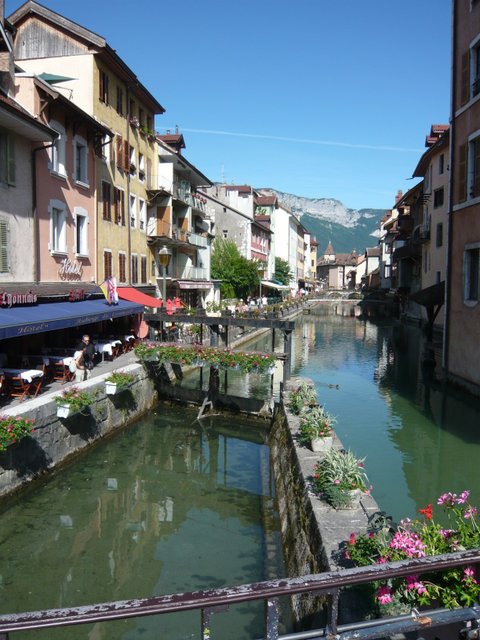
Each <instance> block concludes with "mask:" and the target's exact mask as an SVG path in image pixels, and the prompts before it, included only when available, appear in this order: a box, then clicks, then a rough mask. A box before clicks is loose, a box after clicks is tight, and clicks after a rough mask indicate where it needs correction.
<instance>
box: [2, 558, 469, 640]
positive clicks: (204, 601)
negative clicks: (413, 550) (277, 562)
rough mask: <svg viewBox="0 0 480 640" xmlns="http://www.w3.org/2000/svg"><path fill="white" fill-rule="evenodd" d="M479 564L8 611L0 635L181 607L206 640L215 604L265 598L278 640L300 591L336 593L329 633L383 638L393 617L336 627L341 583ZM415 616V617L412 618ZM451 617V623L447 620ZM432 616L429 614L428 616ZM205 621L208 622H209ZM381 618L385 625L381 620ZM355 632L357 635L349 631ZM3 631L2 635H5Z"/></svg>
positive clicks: (417, 562)
mask: <svg viewBox="0 0 480 640" xmlns="http://www.w3.org/2000/svg"><path fill="white" fill-rule="evenodd" d="M477 563H480V549H473V550H469V551H463V552H458V553H454V554H444V555H438V556H429V557H426V558H421V559H412V560H402V561H398V562H392V563H387V564H381V565H372V566H367V567H355V568H353V569H344V570H340V571H331V572H326V573H320V574H311V575H306V576H301V577H297V578H282V579H278V580H269V581H265V582H256V583H251V584H246V585H240V586H235V587H227V588H219V589H209V590H206V591H192V592H186V593H177V594H170V595H164V596H154V597H151V598H138V599H131V600H119V601H115V602H104V603H101V604H96V605H87V606H81V607H68V608H64V609H48V610H44V611H30V612H26V613H15V614H4V615H0V638H5V639H6V640H7V638H8V635H5V634H8V633H12V632H17V631H32V630H37V629H44V628H53V627H65V626H70V625H77V624H87V623H95V622H107V621H112V620H118V619H127V618H136V617H142V616H151V615H160V614H166V613H174V612H179V611H189V610H199V611H200V612H201V617H202V637H203V638H204V640H206V639H207V638H209V637H210V635H209V634H210V631H209V628H208V627H209V625H208V619H209V618H210V616H211V615H212V613H215V608H219V609H218V610H223V611H224V610H225V607H227V608H228V606H229V605H231V604H236V603H244V602H251V601H254V600H263V601H264V602H265V603H266V605H267V607H266V609H267V614H266V625H267V633H266V636H265V637H268V638H269V639H272V640H274V639H275V638H279V636H278V615H276V611H275V610H276V606H277V601H278V598H280V597H282V596H293V595H298V594H302V593H311V594H312V595H315V596H317V595H330V596H333V598H332V600H333V602H331V603H330V606H329V608H330V616H329V618H330V622H329V625H328V634H331V633H334V634H337V632H338V631H341V630H342V629H344V634H342V636H340V635H338V634H337V635H336V636H335V637H336V638H340V637H343V638H348V637H350V638H353V637H354V635H355V637H362V638H374V637H381V636H378V635H375V634H377V633H378V629H379V628H380V627H381V628H382V633H384V634H385V635H386V634H387V632H386V628H387V627H388V624H389V619H388V618H385V619H382V620H381V621H379V620H376V621H370V622H368V623H364V622H359V623H357V624H356V625H355V623H351V624H349V625H343V626H342V627H339V626H337V610H338V607H337V604H338V602H337V600H338V592H339V590H340V589H341V588H343V587H350V586H354V585H360V584H366V583H369V582H374V581H377V580H387V579H390V578H396V577H403V576H407V575H410V574H412V573H414V574H419V575H421V574H424V573H430V572H432V571H442V570H447V569H450V568H452V567H459V566H464V565H466V564H477ZM437 611H438V612H441V613H442V616H440V614H438V615H437V617H438V619H439V620H440V621H441V623H442V624H447V623H448V624H449V623H450V622H451V620H453V619H456V620H457V619H460V620H466V619H468V618H472V619H473V618H474V619H476V620H478V618H480V608H479V607H477V606H475V607H469V608H466V609H461V610H460V611H461V616H460V618H459V617H458V615H453V613H454V612H455V611H456V612H457V614H458V611H459V610H454V612H452V615H451V616H448V615H447V614H448V613H449V610H443V609H442V610H440V609H439V610H437ZM414 617H415V616H414ZM446 618H448V622H446V621H444V620H445V619H446ZM429 619H430V620H431V619H432V618H431V617H430V618H429ZM406 620H408V622H409V628H411V625H412V622H411V620H412V616H411V615H407V616H397V617H395V618H392V619H391V620H390V624H393V623H399V621H402V622H404V621H406ZM206 621H207V622H206ZM380 622H381V623H382V624H380ZM417 624H418V626H417V627H416V628H421V627H422V625H423V626H425V623H424V622H422V620H421V616H420V614H418V622H417ZM370 626H372V628H373V629H375V631H374V630H373V629H372V631H371V632H370V635H366V633H362V634H361V636H360V635H358V631H355V629H359V628H362V629H368V627H370ZM350 631H355V633H354V634H349V632H350ZM2 634H3V635H2ZM328 634H327V630H320V632H319V630H317V632H316V635H315V636H311V635H310V632H308V633H307V635H305V634H304V633H301V634H298V635H297V634H293V635H290V636H288V637H292V638H293V637H298V638H306V637H319V635H328Z"/></svg>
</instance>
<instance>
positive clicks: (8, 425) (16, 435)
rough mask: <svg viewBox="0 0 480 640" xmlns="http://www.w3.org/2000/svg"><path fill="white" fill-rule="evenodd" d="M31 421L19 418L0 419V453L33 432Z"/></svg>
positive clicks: (7, 417) (5, 417) (6, 417)
mask: <svg viewBox="0 0 480 640" xmlns="http://www.w3.org/2000/svg"><path fill="white" fill-rule="evenodd" d="M33 422H34V421H33V420H30V419H28V418H22V417H20V416H2V417H0V452H1V451H5V450H6V449H7V447H9V446H10V445H11V444H14V443H15V442H18V441H19V440H21V439H22V438H25V436H29V435H30V434H31V433H32V432H33Z"/></svg>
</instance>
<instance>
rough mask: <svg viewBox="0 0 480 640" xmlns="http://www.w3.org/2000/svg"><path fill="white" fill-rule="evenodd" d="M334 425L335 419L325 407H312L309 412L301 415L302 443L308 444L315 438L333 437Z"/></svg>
mask: <svg viewBox="0 0 480 640" xmlns="http://www.w3.org/2000/svg"><path fill="white" fill-rule="evenodd" d="M334 423H335V418H334V417H333V416H331V415H330V414H329V413H327V411H325V409H324V408H323V407H320V406H317V407H312V408H311V409H310V410H309V411H307V412H304V413H302V414H301V418H300V441H301V442H302V443H304V444H308V443H309V442H310V441H311V440H312V439H315V438H328V437H331V436H332V425H333V424H334Z"/></svg>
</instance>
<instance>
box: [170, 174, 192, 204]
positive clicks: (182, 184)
mask: <svg viewBox="0 0 480 640" xmlns="http://www.w3.org/2000/svg"><path fill="white" fill-rule="evenodd" d="M173 197H174V198H177V200H181V201H182V202H184V203H186V204H191V202H192V199H193V198H192V194H191V192H190V184H189V183H188V182H186V181H185V180H180V181H175V182H174V183H173Z"/></svg>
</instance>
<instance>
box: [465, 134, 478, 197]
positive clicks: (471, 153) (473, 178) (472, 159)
mask: <svg viewBox="0 0 480 640" xmlns="http://www.w3.org/2000/svg"><path fill="white" fill-rule="evenodd" d="M467 166H468V176H467V180H468V193H469V196H470V198H478V197H479V196H480V135H477V136H476V137H475V138H473V139H472V140H469V144H468V158H467Z"/></svg>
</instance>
